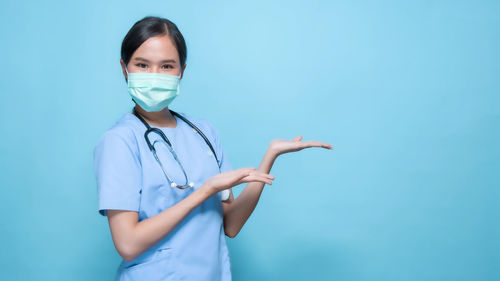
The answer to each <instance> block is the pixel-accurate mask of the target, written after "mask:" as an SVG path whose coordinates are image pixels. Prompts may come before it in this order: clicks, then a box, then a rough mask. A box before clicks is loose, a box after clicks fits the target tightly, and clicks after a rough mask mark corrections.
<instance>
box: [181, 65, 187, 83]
mask: <svg viewBox="0 0 500 281" xmlns="http://www.w3.org/2000/svg"><path fill="white" fill-rule="evenodd" d="M184 70H186V64H184V65H183V66H182V68H181V78H180V79H182V77H184Z"/></svg>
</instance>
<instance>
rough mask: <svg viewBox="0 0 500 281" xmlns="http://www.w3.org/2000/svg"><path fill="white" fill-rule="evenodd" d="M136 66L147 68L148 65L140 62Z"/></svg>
mask: <svg viewBox="0 0 500 281" xmlns="http://www.w3.org/2000/svg"><path fill="white" fill-rule="evenodd" d="M135 66H137V67H140V68H146V67H148V66H147V65H146V64H145V63H138V64H136V65H135Z"/></svg>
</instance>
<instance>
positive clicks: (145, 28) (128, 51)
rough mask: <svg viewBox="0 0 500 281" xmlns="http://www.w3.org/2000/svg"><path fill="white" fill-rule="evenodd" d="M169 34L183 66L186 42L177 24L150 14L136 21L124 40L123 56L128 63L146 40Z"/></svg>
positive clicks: (185, 55)
mask: <svg viewBox="0 0 500 281" xmlns="http://www.w3.org/2000/svg"><path fill="white" fill-rule="evenodd" d="M162 34H164V35H167V36H168V37H170V39H172V40H173V41H174V44H175V47H176V48H177V52H178V53H179V60H180V63H181V67H182V66H183V65H184V63H186V57H187V48H186V42H185V41H184V37H183V36H182V34H181V32H180V31H179V29H178V28H177V26H176V25H175V24H174V23H173V22H171V21H169V20H168V19H165V18H160V17H152V16H148V17H145V18H143V19H141V20H140V21H138V22H136V23H135V24H134V25H133V26H132V28H130V30H129V31H128V33H127V35H125V38H123V42H122V50H121V58H122V59H123V62H124V63H125V65H127V64H128V62H129V61H130V58H131V57H132V54H133V53H134V52H135V50H137V48H139V46H141V44H142V43H144V41H146V40H148V39H149V38H151V37H154V36H157V35H162Z"/></svg>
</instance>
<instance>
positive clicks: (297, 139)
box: [292, 136, 302, 141]
mask: <svg viewBox="0 0 500 281" xmlns="http://www.w3.org/2000/svg"><path fill="white" fill-rule="evenodd" d="M301 140H302V136H296V137H295V138H293V139H292V141H301Z"/></svg>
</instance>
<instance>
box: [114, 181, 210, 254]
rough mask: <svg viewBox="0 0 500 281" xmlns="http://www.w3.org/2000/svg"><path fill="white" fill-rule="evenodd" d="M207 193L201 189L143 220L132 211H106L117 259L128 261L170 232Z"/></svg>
mask: <svg viewBox="0 0 500 281" xmlns="http://www.w3.org/2000/svg"><path fill="white" fill-rule="evenodd" d="M210 196H211V193H210V192H209V191H208V190H207V189H206V188H204V187H200V188H199V189H197V190H195V191H194V192H193V193H191V194H190V195H189V196H187V197H186V198H185V199H183V200H182V201H180V202H178V203H177V204H175V205H173V206H172V207H170V208H168V209H166V210H163V211H162V212H161V213H159V214H157V215H156V216H153V217H150V218H148V219H145V220H143V221H140V222H139V221H138V220H139V215H138V213H137V212H134V211H121V210H107V213H108V222H109V227H110V229H111V236H112V238H113V243H114V244H115V248H116V249H117V251H118V253H119V254H120V256H122V257H123V258H124V259H125V260H126V261H131V260H133V259H135V258H136V257H137V256H139V255H140V254H141V253H143V252H144V251H146V250H147V249H149V248H150V247H151V246H153V245H154V244H156V243H157V242H159V241H160V240H161V239H162V238H163V237H165V236H166V235H167V234H168V233H170V232H171V231H172V230H173V229H174V228H175V227H176V226H177V225H178V224H179V223H180V222H181V221H182V220H183V219H184V217H186V216H187V215H188V214H189V213H190V212H191V211H192V210H193V209H195V208H196V207H197V206H198V205H200V204H201V203H203V201H205V200H206V199H207V198H209V197H210Z"/></svg>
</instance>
